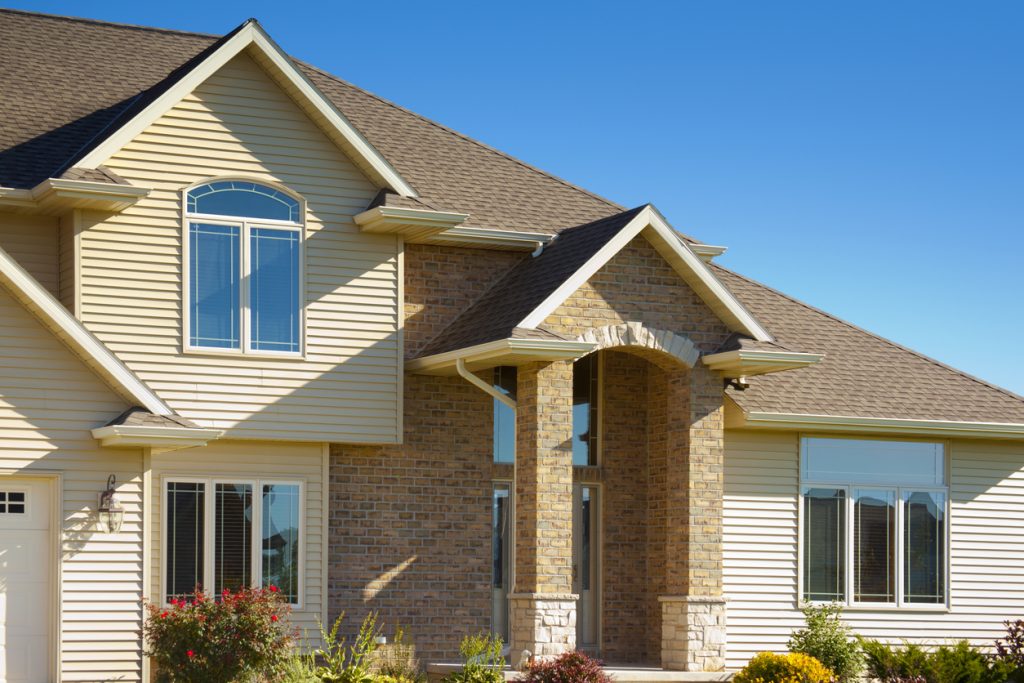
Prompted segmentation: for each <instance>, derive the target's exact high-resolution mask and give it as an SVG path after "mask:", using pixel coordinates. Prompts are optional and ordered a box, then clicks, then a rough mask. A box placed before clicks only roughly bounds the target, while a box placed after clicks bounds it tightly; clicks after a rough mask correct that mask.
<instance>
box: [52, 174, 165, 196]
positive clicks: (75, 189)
mask: <svg viewBox="0 0 1024 683" xmlns="http://www.w3.org/2000/svg"><path fill="white" fill-rule="evenodd" d="M51 193H56V194H69V193H74V194H75V195H76V196H82V195H88V196H90V197H95V198H97V199H116V200H132V201H136V200H138V199H141V198H143V197H145V196H146V195H148V194H149V193H150V190H149V188H147V187H136V186H134V185H122V184H120V183H98V182H96V181H93V180H68V179H66V178H48V179H46V180H44V181H43V182H41V183H39V184H38V185H36V186H35V187H34V188H32V198H33V199H36V200H39V199H41V198H43V197H45V196H46V195H48V194H51Z"/></svg>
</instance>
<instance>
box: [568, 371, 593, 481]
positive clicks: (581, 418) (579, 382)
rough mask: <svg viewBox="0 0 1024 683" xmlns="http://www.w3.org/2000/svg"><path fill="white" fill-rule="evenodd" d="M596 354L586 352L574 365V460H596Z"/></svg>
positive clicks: (584, 462)
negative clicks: (587, 354)
mask: <svg viewBox="0 0 1024 683" xmlns="http://www.w3.org/2000/svg"><path fill="white" fill-rule="evenodd" d="M597 382H598V377H597V354H593V353H592V354H590V355H589V356H584V357H583V358H581V359H579V360H578V361H576V362H575V363H573V369H572V464H573V465H576V466H577V467H584V466H587V465H596V464H597V433H596V429H597V424H598V423H597Z"/></svg>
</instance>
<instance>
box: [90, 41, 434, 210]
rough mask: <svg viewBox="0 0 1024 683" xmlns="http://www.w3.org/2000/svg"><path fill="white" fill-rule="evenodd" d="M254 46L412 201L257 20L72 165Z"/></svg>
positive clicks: (106, 152) (101, 155)
mask: <svg viewBox="0 0 1024 683" xmlns="http://www.w3.org/2000/svg"><path fill="white" fill-rule="evenodd" d="M250 46H255V47H256V48H258V49H259V50H260V51H261V52H262V53H263V54H264V55H265V56H266V58H267V59H268V60H269V61H270V62H271V63H272V64H273V65H274V66H275V67H277V68H278V69H279V70H280V72H281V74H282V75H283V76H284V77H285V78H286V79H287V80H288V82H289V83H290V84H291V85H293V86H294V87H295V88H296V90H297V91H298V92H299V93H301V94H302V96H303V97H304V98H306V100H307V101H308V102H309V103H310V104H311V105H312V106H313V107H314V108H315V109H316V110H317V112H318V113H319V114H321V115H322V116H323V117H324V118H325V119H326V120H327V122H328V123H329V124H330V125H331V127H332V128H334V129H335V130H336V131H337V132H338V133H339V134H340V135H341V136H342V137H343V138H344V139H345V141H346V142H347V143H348V144H350V145H352V148H353V150H355V152H356V153H357V154H358V155H359V156H360V157H361V158H362V159H363V160H364V161H365V162H366V163H367V164H368V165H369V166H370V167H371V168H372V169H373V170H374V171H375V172H376V173H378V174H379V175H380V177H381V178H382V179H383V180H384V182H385V183H386V184H387V185H388V186H389V187H390V188H391V189H392V190H394V191H395V192H397V193H398V194H400V195H402V196H405V197H415V196H417V195H416V191H415V190H414V189H413V188H412V186H410V185H409V184H408V183H407V182H406V181H405V180H404V179H403V178H402V177H401V176H400V175H399V174H398V171H397V170H395V168H394V167H393V166H392V165H391V164H390V163H388V162H387V160H386V159H384V157H383V156H382V155H381V154H380V152H378V151H377V149H376V148H374V147H373V145H371V144H370V142H369V141H368V140H367V139H366V138H365V137H363V135H362V134H361V133H360V132H359V131H358V130H356V128H355V126H353V125H352V123H351V122H350V121H349V120H348V119H347V118H346V117H345V115H344V114H342V113H341V112H340V111H339V110H338V109H337V107H335V106H334V104H333V103H332V102H331V101H330V100H328V99H327V97H326V96H325V95H324V94H323V93H322V92H320V90H319V89H317V87H316V86H315V85H313V83H312V82H311V81H310V80H309V79H308V78H306V76H305V74H303V73H302V72H300V71H299V70H298V68H296V66H295V64H294V63H293V62H292V60H291V59H290V58H289V57H288V56H287V55H286V54H285V53H284V52H283V51H282V50H281V48H280V47H279V46H278V45H277V43H275V42H274V41H273V40H272V39H271V38H270V36H269V35H267V33H266V32H264V31H263V29H262V28H261V27H260V26H259V24H257V23H256V22H248V23H247V24H246V25H245V26H243V27H242V28H241V29H240V30H239V31H238V33H236V34H235V35H233V36H231V38H229V39H228V40H227V41H225V42H224V44H222V45H221V46H220V47H218V48H217V49H216V50H214V51H213V52H212V53H211V54H210V55H208V56H207V57H206V59H204V60H203V61H202V62H201V63H199V64H198V65H196V67H195V68H193V69H192V70H191V71H190V72H189V73H187V74H186V75H185V76H183V77H182V78H181V79H180V80H179V81H178V82H177V83H175V84H174V85H173V86H172V87H170V88H169V89H167V90H166V91H165V92H164V93H163V94H162V95H160V96H159V97H157V98H156V99H155V100H153V101H152V102H150V103H149V104H148V105H147V106H146V107H145V108H144V109H143V110H142V111H140V112H139V113H138V114H136V115H135V116H134V117H133V118H132V119H131V120H130V121H128V122H127V123H125V124H124V125H123V126H121V127H120V128H119V129H118V130H117V131H116V132H115V133H113V134H112V135H110V136H109V137H107V138H106V139H105V140H104V141H103V142H101V143H100V144H98V145H97V146H96V147H95V148H93V149H92V151H90V152H89V153H88V154H86V155H85V156H84V157H82V158H81V159H80V160H78V161H77V162H76V163H75V164H74V165H75V166H80V167H82V168H96V167H97V166H100V165H101V164H103V163H104V162H105V161H106V160H107V159H109V158H110V157H111V156H113V155H114V154H115V153H117V151H118V150H120V149H121V148H122V147H124V146H125V145H126V144H127V143H128V142H130V141H131V140H133V139H135V138H136V137H137V136H138V135H139V134H140V133H141V132H142V131H144V130H145V129H146V128H147V127H149V125H150V124H151V123H153V122H154V121H156V120H157V119H158V118H159V117H160V116H162V115H163V114H164V113H165V112H167V111H168V110H169V109H170V108H171V107H173V106H174V105H176V104H177V103H178V102H180V101H181V99H182V98H184V97H185V96H186V95H188V94H189V93H190V92H192V91H193V90H195V89H196V87H198V86H199V84H201V83H202V82H203V81H205V80H206V79H207V78H209V77H210V76H211V75H213V74H214V73H215V72H216V71H218V70H219V69H220V68H221V67H222V66H224V65H225V64H227V63H228V62H229V61H230V60H231V59H233V58H234V57H235V56H237V55H238V54H239V53H241V52H242V50H244V49H246V48H248V47H250Z"/></svg>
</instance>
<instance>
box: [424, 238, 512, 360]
mask: <svg viewBox="0 0 1024 683" xmlns="http://www.w3.org/2000/svg"><path fill="white" fill-rule="evenodd" d="M524 258H529V255H528V254H523V252H517V251H494V250H488V249H464V248H459V247H442V246H435V245H428V244H407V245H406V246H405V357H406V358H414V357H415V356H416V354H417V352H419V350H420V349H422V348H423V346H424V345H425V344H426V343H427V342H429V341H430V340H431V339H433V338H434V337H436V336H437V335H438V334H439V333H440V332H441V331H442V330H443V329H444V328H446V327H448V325H450V324H451V323H452V321H454V320H455V318H456V317H458V315H459V314H460V313H462V312H463V311H465V310H466V309H467V308H469V305H470V304H471V303H473V302H474V301H476V300H477V299H478V298H480V295H481V294H483V293H484V292H485V291H487V290H488V289H489V288H490V287H491V286H492V285H493V284H494V283H495V282H497V281H498V280H499V279H500V278H501V276H502V275H504V274H505V273H507V272H508V271H509V269H511V268H512V266H514V265H515V264H517V263H519V262H520V261H521V260H523V259H524Z"/></svg>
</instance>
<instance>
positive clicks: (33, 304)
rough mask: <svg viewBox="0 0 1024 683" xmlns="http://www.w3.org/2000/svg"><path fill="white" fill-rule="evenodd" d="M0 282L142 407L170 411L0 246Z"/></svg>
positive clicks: (162, 413) (160, 413) (162, 411)
mask: <svg viewBox="0 0 1024 683" xmlns="http://www.w3.org/2000/svg"><path fill="white" fill-rule="evenodd" d="M0 282H2V283H3V284H4V285H6V286H8V287H9V288H10V289H11V290H12V292H13V294H14V295H15V298H17V299H19V300H21V302H22V304H23V305H25V306H26V307H27V308H29V310H30V311H32V312H33V313H35V315H36V316H37V317H38V318H39V319H40V320H42V322H43V323H44V324H45V325H46V326H47V327H49V328H50V330H51V331H53V332H54V333H55V334H56V335H57V337H58V338H59V339H61V340H62V341H63V342H64V343H65V344H67V345H69V346H70V347H71V348H72V349H73V350H75V351H76V352H77V353H78V354H79V355H80V356H81V357H82V358H83V359H84V360H86V361H87V362H89V361H91V364H95V368H96V369H97V370H99V371H100V372H101V373H102V374H103V375H105V376H106V377H107V379H108V381H110V382H112V383H113V384H114V386H115V387H116V388H118V389H120V390H121V392H122V393H123V394H124V395H125V396H126V397H131V398H132V399H134V400H135V401H137V402H138V403H139V404H140V405H141V406H142V407H144V408H145V409H146V410H148V411H149V412H151V413H154V414H156V415H170V414H172V413H173V411H172V410H171V409H170V408H169V407H168V406H167V404H166V403H164V402H163V401H162V400H160V398H159V397H158V396H157V395H156V394H155V393H153V391H152V390H150V388H149V387H147V386H146V385H145V384H143V383H142V381H141V380H140V379H139V378H138V377H136V376H135V375H134V373H132V371H131V370H129V369H128V367H127V366H126V365H125V364H124V363H122V362H121V361H120V360H119V359H118V358H117V357H116V356H114V354H113V353H111V351H110V349H108V348H107V347H106V346H104V345H103V343H102V342H101V341H100V340H98V339H97V338H96V337H94V336H93V334H92V333H91V332H89V331H88V330H87V329H85V327H84V326H83V325H82V323H80V322H79V321H78V320H76V319H75V317H74V316H72V315H71V313H69V312H68V310H67V309H66V308H64V306H63V305H62V304H61V303H60V302H59V301H57V299H55V298H54V296H53V295H52V294H50V293H49V292H48V291H46V289H44V288H43V286H42V285H40V284H39V282H38V281H37V280H36V279H35V278H33V277H32V276H31V275H29V274H28V273H27V272H26V271H25V269H24V268H22V267H21V266H20V265H18V263H17V262H16V261H15V260H14V259H13V258H11V256H10V255H9V254H8V253H7V252H6V251H4V250H3V249H2V248H0Z"/></svg>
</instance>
